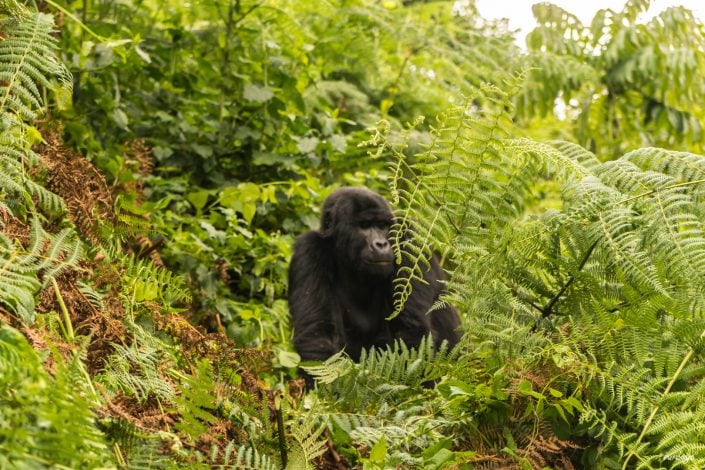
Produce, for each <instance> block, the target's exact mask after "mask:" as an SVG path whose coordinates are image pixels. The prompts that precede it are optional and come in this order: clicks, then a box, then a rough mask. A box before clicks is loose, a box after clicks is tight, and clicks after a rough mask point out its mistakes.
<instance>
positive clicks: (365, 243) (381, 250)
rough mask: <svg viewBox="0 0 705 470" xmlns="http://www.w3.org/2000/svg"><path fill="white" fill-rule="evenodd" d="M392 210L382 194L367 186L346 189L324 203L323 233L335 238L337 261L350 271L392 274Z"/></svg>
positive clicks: (374, 274)
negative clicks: (390, 241) (390, 231)
mask: <svg viewBox="0 0 705 470" xmlns="http://www.w3.org/2000/svg"><path fill="white" fill-rule="evenodd" d="M393 217H394V216H393V214H392V209H391V208H390V207H389V204H387V201H385V200H384V199H383V198H382V197H381V196H379V195H378V194H375V193H373V192H372V191H369V190H367V189H363V188H342V189H338V190H337V191H335V192H333V193H332V194H331V195H330V196H328V198H327V199H326V201H325V203H324V204H323V216H322V220H321V233H322V234H323V237H324V238H332V239H333V240H334V241H335V252H336V255H337V261H338V262H339V263H340V265H341V267H342V268H343V269H345V270H348V272H351V271H354V272H356V273H359V274H360V275H369V276H374V277H388V276H391V275H392V273H393V272H394V252H393V250H392V246H391V245H390V243H389V228H390V227H391V225H392V222H393Z"/></svg>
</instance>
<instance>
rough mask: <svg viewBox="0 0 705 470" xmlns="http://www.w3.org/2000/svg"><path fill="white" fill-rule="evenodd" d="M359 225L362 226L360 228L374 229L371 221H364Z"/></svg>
mask: <svg viewBox="0 0 705 470" xmlns="http://www.w3.org/2000/svg"><path fill="white" fill-rule="evenodd" d="M358 225H359V226H360V228H370V227H372V222H370V221H369V220H362V221H360V223H359V224H358Z"/></svg>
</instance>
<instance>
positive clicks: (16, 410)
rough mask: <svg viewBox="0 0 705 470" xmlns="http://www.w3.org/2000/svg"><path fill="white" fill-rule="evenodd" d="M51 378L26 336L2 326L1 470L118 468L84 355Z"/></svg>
mask: <svg viewBox="0 0 705 470" xmlns="http://www.w3.org/2000/svg"><path fill="white" fill-rule="evenodd" d="M54 360H55V361H57V364H58V365H57V366H56V374H55V376H51V375H49V374H48V373H47V372H46V371H45V370H44V368H43V365H42V363H41V361H40V359H39V357H38V355H37V353H36V352H35V351H34V350H33V349H32V347H31V346H30V345H29V344H28V343H27V340H26V339H25V338H24V336H22V334H21V333H20V332H18V331H16V330H14V329H12V328H10V327H9V326H7V325H4V326H2V327H0V374H2V377H3V381H2V384H0V467H3V468H37V467H51V466H56V467H70V468H96V467H104V466H112V465H113V462H112V460H111V457H110V451H109V449H108V446H107V445H106V442H105V440H104V437H103V435H102V434H101V432H100V431H99V430H98V428H97V427H96V417H95V416H94V414H93V412H92V411H91V410H92V409H94V408H95V407H96V406H97V405H98V403H97V401H96V398H95V396H94V395H93V394H92V392H91V390H90V386H87V384H86V375H85V374H86V373H85V370H82V367H83V366H82V364H80V362H79V361H78V357H76V358H74V359H73V360H70V361H68V362H66V361H64V360H62V359H61V357H60V356H59V355H58V354H57V355H56V356H55V357H54Z"/></svg>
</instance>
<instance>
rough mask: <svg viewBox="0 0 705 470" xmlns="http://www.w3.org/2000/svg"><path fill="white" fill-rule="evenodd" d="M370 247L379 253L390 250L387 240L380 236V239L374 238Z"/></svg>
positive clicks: (385, 252)
mask: <svg viewBox="0 0 705 470" xmlns="http://www.w3.org/2000/svg"><path fill="white" fill-rule="evenodd" d="M372 248H373V250H374V251H376V252H377V253H379V254H387V253H389V252H390V251H391V248H392V247H391V246H390V245H389V241H388V240H386V239H384V238H382V239H380V240H375V241H373V242H372Z"/></svg>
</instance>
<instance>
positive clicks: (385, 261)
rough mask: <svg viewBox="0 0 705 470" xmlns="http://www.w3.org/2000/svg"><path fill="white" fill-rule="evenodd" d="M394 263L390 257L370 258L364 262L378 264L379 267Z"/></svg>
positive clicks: (372, 264) (371, 264)
mask: <svg viewBox="0 0 705 470" xmlns="http://www.w3.org/2000/svg"><path fill="white" fill-rule="evenodd" d="M393 263H394V260H392V259H371V260H367V261H365V264H369V265H370V266H379V267H387V266H391V265H392V264H393Z"/></svg>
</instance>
